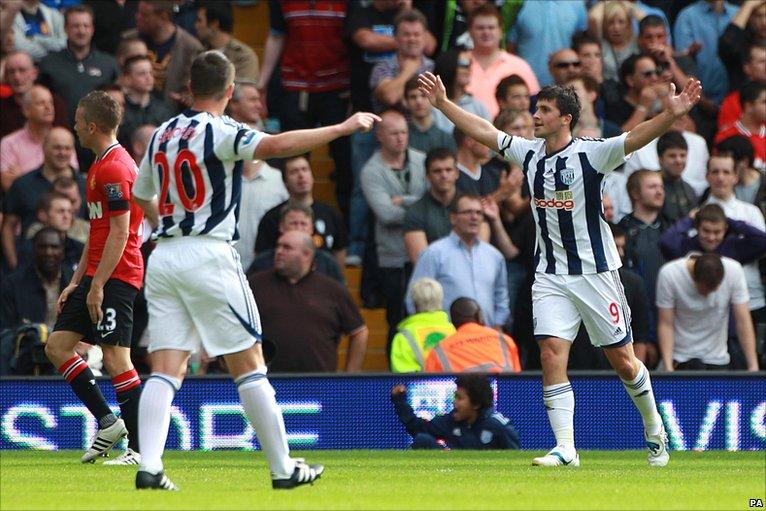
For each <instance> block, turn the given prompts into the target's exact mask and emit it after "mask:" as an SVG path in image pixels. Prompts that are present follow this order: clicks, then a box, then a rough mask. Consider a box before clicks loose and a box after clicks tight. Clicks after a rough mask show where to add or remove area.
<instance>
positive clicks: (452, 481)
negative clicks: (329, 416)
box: [0, 451, 766, 511]
mask: <svg viewBox="0 0 766 511" xmlns="http://www.w3.org/2000/svg"><path fill="white" fill-rule="evenodd" d="M539 454H541V453H537V452H533V451H522V452H519V451H515V452H507V451H506V452H501V451H484V452H480V451H451V452H424V451H415V452H413V451H313V452H306V453H296V455H298V456H301V455H304V456H306V457H307V458H308V459H309V460H310V461H312V462H318V463H324V464H325V466H326V468H327V469H326V471H325V474H324V476H323V477H322V479H321V480H320V481H319V482H317V483H316V484H315V485H314V486H313V487H301V488H297V489H295V490H291V491H274V490H272V489H271V484H270V481H269V475H268V470H267V468H266V463H265V460H264V458H263V455H262V454H261V453H259V452H256V453H253V452H233V451H217V452H169V453H168V454H167V455H166V461H165V464H166V469H167V473H168V475H170V477H171V478H172V479H173V481H174V482H175V483H176V484H178V485H179V486H180V487H181V491H180V492H178V493H171V492H159V491H143V492H137V491H136V490H134V489H133V479H134V477H135V467H108V466H101V465H100V463H99V464H96V465H81V464H80V463H79V458H80V455H81V453H80V452H75V451H61V452H30V451H24V452H18V451H2V452H0V509H2V510H3V511H6V510H11V509H56V510H63V509H98V510H106V509H142V510H149V509H204V510H213V509H438V510H444V509H747V508H748V502H749V499H751V498H760V499H764V498H766V453H764V452H763V451H759V452H736V453H735V452H673V453H672V454H671V463H670V465H669V466H668V467H665V468H664V469H657V468H654V469H652V468H649V467H648V466H647V465H646V460H645V457H646V454H645V453H644V452H638V451H609V452H607V451H581V453H580V457H581V460H582V466H581V467H580V468H576V469H571V468H556V469H545V468H540V467H532V466H531V465H530V459H531V458H532V457H533V456H536V455H539Z"/></svg>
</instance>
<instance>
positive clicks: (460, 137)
mask: <svg viewBox="0 0 766 511" xmlns="http://www.w3.org/2000/svg"><path fill="white" fill-rule="evenodd" d="M466 137H468V135H466V134H465V132H464V131H463V130H461V129H460V128H458V127H457V126H455V127H454V128H452V138H453V139H455V145H456V146H457V147H460V146H461V145H463V141H464V140H465V139H466Z"/></svg>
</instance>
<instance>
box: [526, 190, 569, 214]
mask: <svg viewBox="0 0 766 511" xmlns="http://www.w3.org/2000/svg"><path fill="white" fill-rule="evenodd" d="M534 202H535V207H537V208H541V209H563V210H564V211H572V210H573V209H574V207H575V201H574V199H573V198H572V192H569V191H562V192H556V193H555V194H554V196H553V197H551V198H550V199H537V198H535V200H534Z"/></svg>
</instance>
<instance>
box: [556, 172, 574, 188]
mask: <svg viewBox="0 0 766 511" xmlns="http://www.w3.org/2000/svg"><path fill="white" fill-rule="evenodd" d="M559 179H561V182H562V183H564V184H565V185H567V186H569V185H571V184H572V183H574V180H575V174H574V169H561V173H560V174H559Z"/></svg>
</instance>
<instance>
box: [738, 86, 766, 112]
mask: <svg viewBox="0 0 766 511" xmlns="http://www.w3.org/2000/svg"><path fill="white" fill-rule="evenodd" d="M765 90H766V83H759V82H747V83H746V84H745V85H743V86H742V88H741V89H739V102H740V104H741V105H742V106H743V107H744V106H745V103H754V102H755V101H756V100H757V99H758V96H760V95H761V94H762V93H763V91H765Z"/></svg>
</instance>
